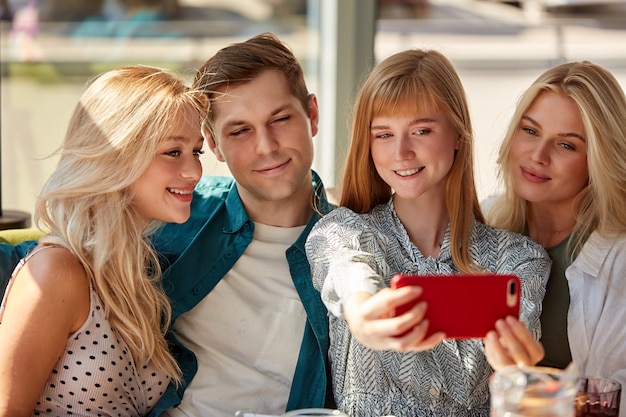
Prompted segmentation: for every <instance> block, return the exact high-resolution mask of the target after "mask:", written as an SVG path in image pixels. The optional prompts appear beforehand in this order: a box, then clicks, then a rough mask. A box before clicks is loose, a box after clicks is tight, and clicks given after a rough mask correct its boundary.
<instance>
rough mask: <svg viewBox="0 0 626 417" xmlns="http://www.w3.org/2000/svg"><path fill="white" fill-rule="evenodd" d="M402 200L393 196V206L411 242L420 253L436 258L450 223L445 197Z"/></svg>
mask: <svg viewBox="0 0 626 417" xmlns="http://www.w3.org/2000/svg"><path fill="white" fill-rule="evenodd" d="M425 200H426V199H422V200H421V201H420V200H419V199H416V200H403V199H401V198H397V197H396V198H394V208H395V210H396V214H397V215H398V218H399V219H400V221H401V222H402V225H403V226H404V228H405V229H406V231H407V233H408V235H409V238H410V239H411V242H413V244H414V245H415V246H416V247H417V248H418V249H419V250H420V252H421V253H422V255H424V256H426V257H428V256H432V257H433V258H436V257H437V256H439V250H440V249H441V244H442V243H443V238H444V236H445V234H446V229H447V228H448V223H450V217H449V215H448V210H447V208H446V204H445V199H437V200H435V199H431V200H430V201H427V202H426V201H425Z"/></svg>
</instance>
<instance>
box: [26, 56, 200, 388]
mask: <svg viewBox="0 0 626 417" xmlns="http://www.w3.org/2000/svg"><path fill="white" fill-rule="evenodd" d="M206 103H207V99H206V96H205V95H203V94H202V93H199V92H196V91H192V90H190V89H189V88H188V87H187V86H186V83H185V80H184V79H183V78H182V77H180V76H179V75H177V74H175V73H172V72H169V71H166V70H163V69H158V68H153V67H148V66H130V67H124V68H120V69H116V70H112V71H109V72H107V73H105V74H103V75H101V76H100V77H98V78H96V79H95V81H93V82H92V83H91V84H90V86H89V87H88V88H87V90H86V91H85V92H84V94H83V95H82V97H81V98H80V101H79V102H78V104H77V106H76V108H75V110H74V113H73V115H72V117H71V120H70V123H69V126H68V129H67V133H66V136H65V140H64V142H63V144H62V146H61V148H60V150H59V153H60V158H59V162H58V165H57V168H56V169H55V171H54V172H53V173H52V175H51V176H50V178H49V179H48V181H47V182H46V184H45V186H44V189H43V191H42V192H41V194H40V196H39V197H38V199H37V203H36V209H35V221H36V222H37V224H38V226H39V227H40V228H41V229H42V230H48V231H50V234H49V235H47V236H45V237H43V238H42V239H41V240H40V241H41V242H45V243H54V244H57V245H61V246H63V247H65V248H67V249H68V250H69V251H71V252H72V253H73V254H74V255H75V256H76V257H77V259H78V260H79V261H80V262H81V264H82V265H83V267H84V269H85V272H86V274H87V276H88V278H89V280H90V282H91V285H92V287H93V288H94V290H95V291H96V293H97V294H98V295H99V297H100V298H101V300H102V302H103V305H104V310H105V314H106V316H107V318H108V320H109V321H110V322H111V325H112V326H113V327H114V328H115V329H116V331H117V332H119V334H120V336H121V337H122V339H123V340H124V341H125V342H126V343H127V345H128V348H129V349H130V352H131V354H132V356H133V358H134V359H135V360H136V361H137V362H138V365H139V366H142V365H145V364H146V363H147V362H149V361H153V362H154V363H155V364H156V366H157V367H158V368H160V369H162V370H164V371H166V372H167V373H168V374H169V375H170V376H171V377H172V379H173V380H174V381H179V380H180V370H179V368H178V366H177V364H176V361H175V360H174V358H173V357H172V355H171V354H170V353H169V350H168V345H167V342H166V340H165V337H164V335H165V331H166V330H167V328H168V325H169V320H170V314H171V309H170V305H169V303H168V300H167V298H166V296H165V294H164V293H163V291H162V290H161V288H160V276H161V274H160V273H161V269H160V266H159V260H158V258H157V255H156V253H155V251H154V249H153V248H152V246H151V244H150V242H149V240H148V235H149V234H150V232H153V231H154V230H155V229H156V227H157V226H158V224H157V223H156V222H153V223H151V224H150V225H149V227H148V229H146V223H145V219H144V218H143V217H142V216H141V215H140V214H139V213H138V212H137V210H136V209H135V208H134V206H133V204H132V201H133V195H132V194H131V191H130V186H131V185H132V184H133V183H134V182H135V180H137V179H138V178H139V177H140V176H141V174H142V173H143V172H144V171H145V170H146V168H147V167H148V165H149V164H150V162H151V161H152V159H153V158H154V155H155V154H156V152H157V148H158V147H159V146H160V144H161V143H163V142H164V141H165V140H166V139H167V135H168V133H169V132H170V130H171V127H172V126H175V123H176V121H177V119H178V118H179V117H180V116H181V114H183V113H182V112H183V109H184V108H187V107H188V106H191V107H192V108H194V109H195V110H197V111H198V116H199V119H198V120H202V118H203V117H204V115H205V113H206V108H207V104H206ZM198 124H199V121H198ZM198 133H200V126H199V125H198Z"/></svg>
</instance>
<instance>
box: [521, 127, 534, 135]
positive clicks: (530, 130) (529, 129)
mask: <svg viewBox="0 0 626 417" xmlns="http://www.w3.org/2000/svg"><path fill="white" fill-rule="evenodd" d="M522 130H523V131H524V132H526V133H528V134H529V135H532V136H537V131H536V130H535V129H531V128H530V127H523V128H522Z"/></svg>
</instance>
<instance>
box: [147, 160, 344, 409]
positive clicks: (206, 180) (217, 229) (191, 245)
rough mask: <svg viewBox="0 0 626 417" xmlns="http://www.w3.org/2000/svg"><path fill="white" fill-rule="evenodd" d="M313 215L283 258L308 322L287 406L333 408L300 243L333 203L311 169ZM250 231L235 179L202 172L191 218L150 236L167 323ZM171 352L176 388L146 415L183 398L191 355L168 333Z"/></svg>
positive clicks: (234, 256) (324, 345)
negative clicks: (178, 379) (179, 378)
mask: <svg viewBox="0 0 626 417" xmlns="http://www.w3.org/2000/svg"><path fill="white" fill-rule="evenodd" d="M313 190H314V191H315V195H314V200H313V201H314V202H313V204H314V208H315V210H314V213H313V215H312V216H311V219H310V220H309V222H308V224H307V226H306V227H305V229H304V231H303V232H302V234H301V235H300V236H299V237H298V239H297V240H296V242H295V243H294V244H293V245H292V246H291V247H289V248H288V249H287V251H286V254H285V256H286V257H287V262H288V264H289V269H290V271H291V277H292V279H293V282H294V285H295V287H296V290H297V291H298V294H299V295H300V299H301V300H302V304H303V305H304V309H305V311H306V314H307V323H306V327H305V331H304V336H303V340H302V345H301V348H300V354H299V357H298V362H297V365H296V371H295V374H294V378H293V382H292V386H291V393H290V397H289V400H288V403H287V410H293V409H298V408H312V407H324V406H333V403H332V394H331V391H330V383H329V378H328V372H327V371H328V369H329V368H328V360H327V353H328V346H329V340H328V315H327V311H326V308H325V307H324V305H323V303H322V301H321V298H320V294H319V292H318V291H317V290H316V289H315V288H314V287H313V284H312V281H311V273H310V268H309V263H308V260H307V257H306V252H305V249H304V243H305V241H306V238H307V236H308V234H309V232H310V231H311V228H312V227H313V225H314V224H315V223H316V222H317V220H318V219H319V218H320V217H321V215H323V214H326V213H328V212H329V211H330V210H332V209H333V208H334V206H333V205H331V204H330V203H329V202H328V201H327V199H326V193H325V191H324V186H323V184H322V182H321V180H320V178H319V176H318V175H317V174H316V173H315V172H313ZM253 235H254V223H253V222H252V220H251V219H250V218H249V217H248V215H247V213H246V211H245V209H244V206H243V203H242V202H241V198H240V197H239V192H238V190H237V185H236V183H235V182H234V180H233V179H232V178H229V177H209V176H205V177H203V178H202V180H201V181H200V183H199V184H198V185H197V186H196V190H195V192H194V198H193V202H192V205H191V216H190V218H189V220H188V221H187V222H186V223H184V224H182V225H178V224H168V225H166V226H165V227H163V228H162V229H161V230H160V231H159V232H158V234H157V235H155V236H154V238H153V242H154V245H155V248H156V249H157V251H158V252H159V253H160V254H161V255H162V256H163V257H164V272H163V286H164V289H165V292H166V293H167V295H168V297H169V299H170V302H171V304H172V323H174V322H175V321H176V319H177V318H178V317H179V316H180V315H181V314H183V313H185V312H187V311H189V310H191V309H192V308H193V307H194V306H195V305H196V304H198V303H199V302H200V301H201V300H202V299H203V298H204V297H205V296H206V295H207V294H208V293H209V292H211V290H212V289H213V288H214V287H215V285H216V284H217V283H218V282H219V281H220V280H221V279H222V278H223V277H224V276H225V275H226V274H227V273H228V271H229V270H230V269H231V268H232V267H233V265H234V264H235V263H236V262H237V260H238V259H239V258H240V257H241V255H242V254H243V253H244V251H245V250H246V248H247V247H248V245H249V244H250V242H251V241H252V238H253ZM171 341H172V344H173V352H174V354H175V356H176V358H177V360H178V363H179V365H180V367H181V369H182V371H183V377H184V381H183V384H182V386H180V387H179V388H178V389H175V387H174V386H170V387H168V390H167V392H166V393H165V395H164V396H163V398H162V399H161V401H160V402H159V403H158V404H157V406H156V407H155V409H154V410H153V411H152V413H151V414H150V416H158V415H159V414H160V413H161V412H162V411H164V410H166V409H167V408H169V407H171V406H175V405H177V404H179V403H180V402H181V399H182V396H183V392H184V389H185V387H186V386H187V385H188V384H189V383H190V382H191V380H192V378H193V377H194V375H195V374H196V372H197V371H198V365H197V361H196V357H195V355H194V354H193V353H192V352H191V351H190V350H189V349H187V348H186V347H185V346H183V345H182V344H181V343H180V342H179V341H178V340H176V338H175V336H174V335H173V334H172V335H171Z"/></svg>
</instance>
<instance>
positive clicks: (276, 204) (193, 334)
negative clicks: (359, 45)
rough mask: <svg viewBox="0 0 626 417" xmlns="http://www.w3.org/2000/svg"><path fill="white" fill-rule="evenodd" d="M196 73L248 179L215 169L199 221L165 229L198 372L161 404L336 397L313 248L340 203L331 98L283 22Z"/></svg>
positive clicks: (160, 245) (305, 404)
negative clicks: (319, 155)
mask: <svg viewBox="0 0 626 417" xmlns="http://www.w3.org/2000/svg"><path fill="white" fill-rule="evenodd" d="M194 86H195V87H196V88H201V89H203V90H204V91H206V93H207V95H208V96H209V98H210V101H211V109H210V112H209V114H208V115H207V117H206V120H205V121H204V123H203V126H202V130H203V135H204V136H205V138H206V140H207V142H208V144H209V147H210V148H211V150H212V151H213V152H214V153H215V155H216V157H217V159H218V160H220V161H222V162H226V164H227V165H228V167H229V169H230V172H231V173H232V175H233V177H234V178H226V177H204V178H203V179H202V180H201V182H200V183H199V184H198V186H197V187H196V190H195V193H194V198H193V202H192V209H191V210H192V211H191V217H190V219H189V221H187V222H186V223H185V224H183V225H175V224H171V225H169V224H168V225H166V226H165V227H164V228H163V229H161V231H160V232H159V233H158V234H157V235H156V236H155V237H154V239H153V242H154V245H155V247H156V249H157V250H158V251H159V253H161V254H162V256H163V260H164V276H163V287H164V289H165V291H166V292H167V294H168V297H169V298H170V300H171V303H172V309H173V317H172V323H173V335H172V349H173V351H174V354H175V355H176V358H177V360H178V363H179V365H180V367H181V369H182V371H183V375H184V384H183V385H182V386H180V387H178V388H176V387H173V386H170V387H168V389H167V392H166V393H165V395H164V396H163V398H162V400H161V401H160V402H159V403H158V404H157V406H156V407H155V409H154V410H153V411H152V413H151V414H150V415H151V416H158V415H168V416H172V417H178V416H217V417H220V416H224V417H232V416H233V415H234V413H235V411H237V410H240V409H241V410H244V409H245V410H251V411H253V412H256V413H259V414H270V415H279V414H283V413H284V412H285V411H286V410H291V409H297V408H309V407H324V406H326V407H332V406H333V403H332V395H331V394H330V392H331V390H330V386H329V382H328V378H327V369H328V367H327V350H328V344H329V341H328V319H327V313H326V309H325V307H324V305H323V304H322V302H321V299H320V295H319V293H318V292H317V291H316V290H315V289H314V288H313V285H312V282H311V276H310V271H309V264H308V261H307V258H306V254H305V250H304V242H305V240H306V237H307V235H308V233H309V231H310V229H311V228H312V226H313V224H314V223H315V222H316V221H317V220H318V219H319V218H320V216H321V215H323V214H325V213H327V212H328V211H330V210H331V209H332V208H333V206H332V205H331V204H329V203H328V201H327V199H326V195H325V191H324V187H323V185H322V183H321V180H320V178H319V177H318V176H317V174H315V173H314V172H312V171H311V164H312V161H313V141H312V138H313V136H315V134H316V133H317V123H318V108H317V99H316V98H315V96H314V95H312V94H309V93H308V91H307V88H306V84H305V82H304V76H303V72H302V68H301V66H300V65H299V63H298V62H297V60H296V59H295V57H294V56H293V54H292V52H291V51H290V50H289V48H288V47H287V46H286V45H284V44H283V43H282V42H280V41H279V40H278V39H277V38H276V37H274V36H273V35H271V34H262V35H259V36H255V37H253V38H251V39H249V40H247V41H245V42H241V43H236V44H233V45H230V46H228V47H226V48H224V49H222V50H220V51H218V53H217V54H216V55H215V56H214V57H212V58H210V59H209V60H208V61H207V62H206V63H205V64H204V66H203V67H202V68H201V69H200V70H199V72H198V74H197V76H196V79H195V81H194ZM4 246H7V245H4ZM4 252H5V250H2V253H0V255H2V256H1V257H2V258H4V257H5V256H6V257H7V259H8V258H11V260H10V261H8V263H10V262H12V261H14V260H15V259H16V255H15V254H14V253H13V254H9V253H4ZM9 252H10V251H9ZM6 262H7V261H5V263H6ZM0 265H4V264H3V263H2V261H0ZM163 411H165V412H164V413H163V414H161V413H162V412H163Z"/></svg>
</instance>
